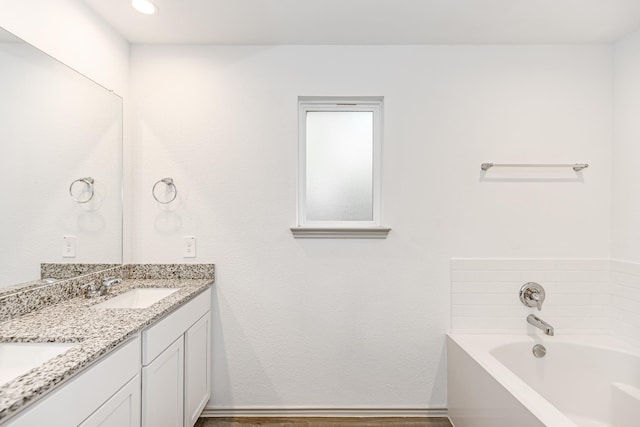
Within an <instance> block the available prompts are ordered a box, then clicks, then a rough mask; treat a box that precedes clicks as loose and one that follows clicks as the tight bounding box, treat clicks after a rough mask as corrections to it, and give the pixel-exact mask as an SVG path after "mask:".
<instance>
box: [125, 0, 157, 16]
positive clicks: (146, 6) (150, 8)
mask: <svg viewBox="0 0 640 427" xmlns="http://www.w3.org/2000/svg"><path fill="white" fill-rule="evenodd" d="M131 6H133V8H134V9H135V10H137V11H138V12H140V13H144V14H145V15H155V14H157V13H158V6H156V5H155V4H153V3H152V2H151V1H149V0H131Z"/></svg>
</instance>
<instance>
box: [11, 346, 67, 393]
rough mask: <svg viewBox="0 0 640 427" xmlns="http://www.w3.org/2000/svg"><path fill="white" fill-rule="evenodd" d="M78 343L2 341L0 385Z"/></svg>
mask: <svg viewBox="0 0 640 427" xmlns="http://www.w3.org/2000/svg"><path fill="white" fill-rule="evenodd" d="M74 345H76V344H71V343H48V342H45V343H31V342H28V343H21V342H15V343H14V342H9V343H0V385H2V384H5V383H7V382H9V381H11V380H13V379H14V378H17V377H19V376H20V375H22V374H26V373H27V372H29V371H30V370H31V369H33V368H35V367H37V366H40V365H42V364H43V363H45V362H47V361H48V360H50V359H53V358H54V357H56V356H57V355H59V354H62V353H64V352H65V351H67V350H68V349H70V348H71V347H73V346H74Z"/></svg>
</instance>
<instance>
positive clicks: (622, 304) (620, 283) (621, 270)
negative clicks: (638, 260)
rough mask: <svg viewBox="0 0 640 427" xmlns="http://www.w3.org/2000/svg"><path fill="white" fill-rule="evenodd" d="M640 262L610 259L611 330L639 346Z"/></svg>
mask: <svg viewBox="0 0 640 427" xmlns="http://www.w3.org/2000/svg"><path fill="white" fill-rule="evenodd" d="M638 307H640V264H635V263H631V262H623V261H611V310H610V315H611V332H612V333H613V335H614V336H616V337H618V338H621V339H623V340H625V341H629V342H631V343H633V344H635V345H637V346H640V310H639V309H638Z"/></svg>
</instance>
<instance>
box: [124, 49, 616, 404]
mask: <svg viewBox="0 0 640 427" xmlns="http://www.w3.org/2000/svg"><path fill="white" fill-rule="evenodd" d="M131 60H132V80H131V87H132V92H133V102H134V103H135V105H134V108H133V112H134V114H133V116H132V122H133V128H134V137H135V141H136V147H135V152H134V164H135V165H136V167H135V168H134V172H133V173H134V177H133V184H134V187H133V188H134V190H133V191H134V193H135V195H136V197H135V198H134V199H135V200H134V208H133V209H134V212H135V221H134V223H133V229H134V230H135V235H134V239H133V245H134V247H133V254H134V257H133V258H134V259H133V261H134V262H138V261H140V262H175V261H186V262H191V261H196V262H215V263H216V267H217V271H218V273H219V274H218V276H217V286H216V289H215V297H214V311H215V315H214V330H213V335H214V336H213V338H214V373H213V381H214V394H213V395H214V397H213V400H212V401H211V402H210V408H295V407H329V408H336V407H370V408H394V407H395V408H403V407H404V408H407V407H408V408H428V407H429V408H440V407H444V406H445V405H446V401H445V400H446V396H445V388H446V387H445V384H446V378H445V376H446V375H445V367H444V364H445V359H444V345H445V341H444V334H445V333H446V332H447V331H448V329H449V326H450V309H449V307H450V293H449V288H450V286H449V283H450V277H449V276H450V274H449V260H450V258H451V257H456V256H457V257H503V258H504V257H506V258H510V257H588V258H607V257H608V252H609V251H608V245H609V191H610V182H609V172H610V169H609V164H610V153H609V150H610V144H611V126H612V118H611V78H612V72H611V49H610V48H609V47H607V46H578V47H575V46H555V47H551V46H484V47H480V46H457V47H453V46H394V47H391V46H386V47H383V46H378V47H375V46H369V47H355V46H341V47H337V46H315V47H310V46H278V47H269V46H260V47H251V46H246V47H215V46H134V47H133V48H132V59H131ZM300 95H303V96H310V95H334V96H336V95H353V96H362V95H370V96H384V102H385V109H384V127H385V130H384V141H383V152H384V154H383V193H384V202H383V219H384V221H383V222H384V224H385V225H389V226H391V227H392V231H391V233H390V235H389V237H388V239H386V240H299V239H294V238H292V236H291V233H290V231H289V227H290V226H293V225H295V206H296V203H295V198H296V158H297V108H296V107H297V104H296V103H297V97H298V96H300ZM486 161H493V162H545V163H546V162H562V163H565V162H588V163H590V164H591V167H590V168H589V169H588V170H586V171H584V172H583V173H582V175H576V174H575V173H574V172H573V171H572V170H571V169H569V170H562V171H536V172H533V175H531V172H530V171H529V172H527V171H522V170H511V171H509V170H502V171H500V170H498V169H496V170H493V171H491V173H487V174H486V175H484V176H483V175H482V174H481V173H480V163H482V162H486ZM165 176H172V177H173V178H174V179H175V181H176V185H177V186H178V190H179V197H178V199H179V200H178V202H177V203H175V204H174V205H170V206H161V205H159V204H157V203H156V202H155V201H154V200H153V199H152V198H151V194H150V190H151V186H152V185H153V183H154V182H155V181H156V180H157V179H160V178H162V177H165ZM184 235H194V236H196V238H197V239H198V243H197V250H198V257H197V258H195V259H183V258H182V248H181V242H182V237H183V236H184Z"/></svg>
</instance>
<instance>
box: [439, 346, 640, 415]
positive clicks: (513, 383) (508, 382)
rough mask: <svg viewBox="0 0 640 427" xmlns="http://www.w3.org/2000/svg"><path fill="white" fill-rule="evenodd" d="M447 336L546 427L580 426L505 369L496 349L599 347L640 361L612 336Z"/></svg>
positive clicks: (635, 351) (631, 348)
mask: <svg viewBox="0 0 640 427" xmlns="http://www.w3.org/2000/svg"><path fill="white" fill-rule="evenodd" d="M447 335H448V337H449V338H450V339H451V340H452V341H454V342H455V343H456V344H457V345H458V346H459V347H460V348H461V349H462V350H463V351H464V352H465V353H467V354H468V355H469V356H470V357H471V358H472V359H473V360H474V361H475V362H476V363H478V364H479V365H480V366H481V367H482V368H483V369H485V370H486V371H487V372H488V373H489V374H490V375H491V376H492V377H493V378H494V379H495V380H496V381H497V382H498V383H499V384H500V385H501V386H502V387H504V388H505V389H506V390H507V391H508V392H509V393H510V394H511V395H512V396H513V397H514V398H515V399H516V400H517V401H518V402H520V403H521V404H522V405H523V406H524V407H525V408H527V410H528V411H529V412H531V413H532V414H533V415H534V416H535V417H537V418H538V419H539V420H540V421H541V422H543V423H544V424H545V425H549V426H554V427H577V424H575V423H574V422H573V421H571V419H570V418H569V417H568V416H567V415H566V414H564V413H563V412H561V411H560V410H559V409H557V408H556V407H555V406H553V405H552V404H551V403H550V402H549V401H547V400H546V399H545V398H543V397H542V396H541V395H540V394H538V392H536V391H535V390H534V389H533V388H531V387H530V386H529V385H528V384H527V383H526V382H525V381H524V380H522V379H521V378H520V377H518V376H517V375H516V374H515V373H513V372H512V371H511V370H510V369H509V368H507V367H506V366H505V365H503V364H502V363H501V362H500V361H499V360H498V359H497V358H496V357H495V356H493V355H492V354H491V351H492V350H493V349H495V348H497V347H500V346H503V345H507V344H512V343H522V342H525V343H529V344H531V346H533V345H534V344H544V343H552V342H560V343H571V344H579V345H586V346H591V347H597V348H602V349H606V350H611V351H617V352H622V353H627V354H631V355H634V356H637V357H640V350H639V349H638V348H637V347H635V346H632V345H630V344H628V343H626V342H623V341H621V340H619V339H617V338H613V337H611V336H609V335H562V336H555V337H548V336H543V335H524V334H520V335H485V334H456V333H449V334H447ZM532 357H533V356H532Z"/></svg>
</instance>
